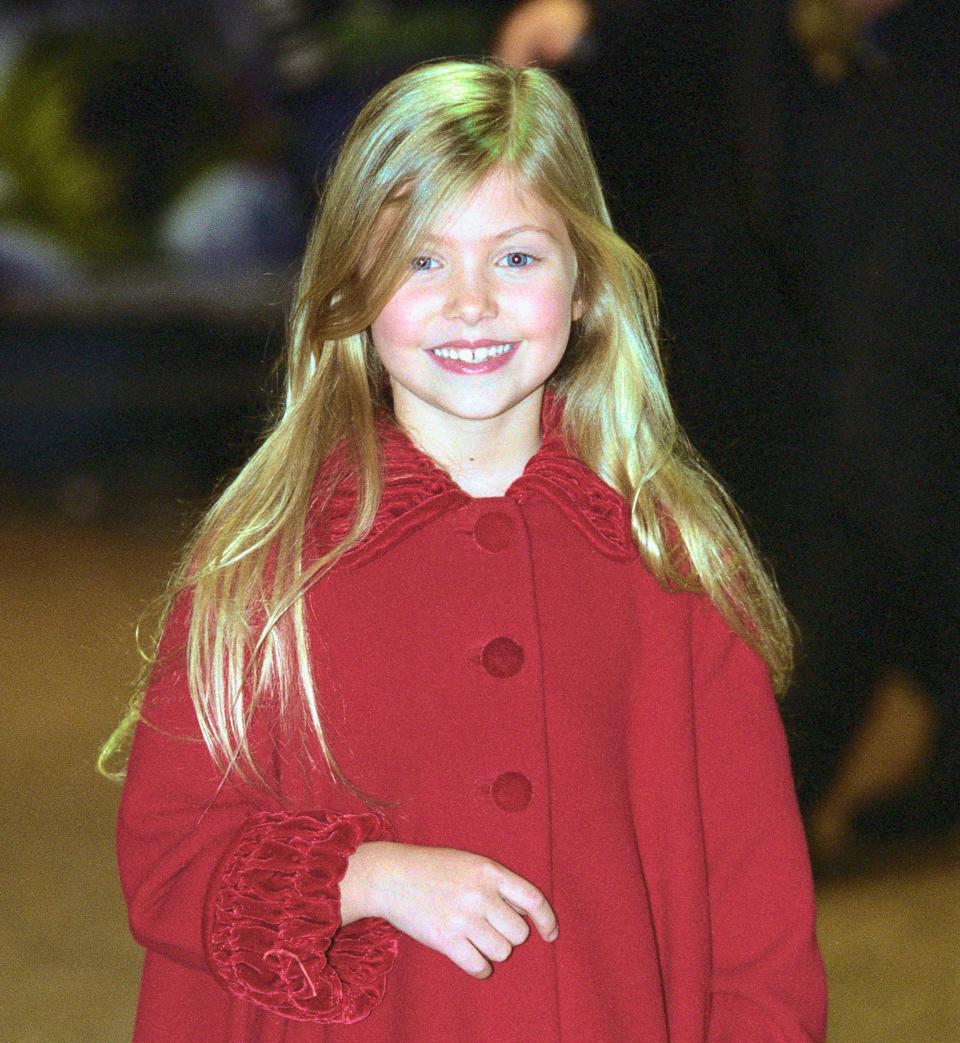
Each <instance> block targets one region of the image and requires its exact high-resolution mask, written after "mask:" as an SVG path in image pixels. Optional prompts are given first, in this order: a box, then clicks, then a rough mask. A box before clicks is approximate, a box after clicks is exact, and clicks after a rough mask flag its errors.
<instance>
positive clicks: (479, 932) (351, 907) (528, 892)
mask: <svg viewBox="0 0 960 1043" xmlns="http://www.w3.org/2000/svg"><path fill="white" fill-rule="evenodd" d="M340 910H341V918H342V922H343V923H344V924H347V923H351V922H352V921H353V920H358V919H360V918H361V917H364V916H379V917H382V918H383V919H384V920H388V921H389V922H390V923H392V924H393V926H394V927H396V928H397V929H398V930H400V931H403V933H404V934H408V935H409V936H410V937H411V938H415V939H416V940H417V941H418V942H422V943H423V944H424V945H427V946H429V947H430V948H431V949H436V951H437V952H440V953H443V955H444V956H446V957H448V958H449V959H450V960H452V961H453V962H454V963H455V964H456V965H457V966H458V967H460V968H461V970H464V971H466V973H467V974H470V975H472V976H473V977H475V978H487V977H489V976H490V975H491V974H492V973H493V968H492V967H491V966H490V961H493V962H494V963H501V962H503V960H505V959H506V958H507V957H508V956H509V955H510V953H511V952H512V951H513V947H514V946H515V945H520V944H521V943H522V942H524V941H526V939H527V936H528V935H529V933H530V927H529V925H528V924H527V921H526V919H524V918H525V917H529V918H530V921H531V922H532V923H533V925H534V926H535V927H536V929H537V931H538V933H539V934H540V936H541V937H542V938H543V939H544V941H548V942H552V941H554V939H555V938H556V937H557V918H556V915H555V914H554V911H553V909H552V908H551V907H550V903H549V902H548V901H547V900H546V898H545V897H544V896H543V894H542V893H541V892H540V891H539V890H537V888H536V887H534V886H533V884H531V883H529V881H527V880H524V879H523V877H520V876H517V874H516V873H511V872H510V870H509V869H506V868H505V867H504V866H502V865H500V864H499V863H498V862H494V861H493V860H492V859H489V858H484V857H483V856H482V855H474V854H471V853H470V852H469V851H455V850H452V849H450V848H440V847H418V846H414V845H412V844H395V843H390V842H388V841H374V842H371V843H367V844H361V845H360V846H359V847H358V848H357V850H356V851H355V852H354V854H353V856H352V857H351V859H350V862H349V864H348V866H347V872H346V874H345V876H344V878H343V880H342V881H341V883H340Z"/></svg>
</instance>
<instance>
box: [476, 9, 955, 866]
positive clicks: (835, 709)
mask: <svg viewBox="0 0 960 1043" xmlns="http://www.w3.org/2000/svg"><path fill="white" fill-rule="evenodd" d="M957 37H958V24H957V21H956V19H955V17H952V16H951V15H950V13H949V12H948V10H947V7H946V5H939V4H935V3H928V2H924V0H914V2H912V3H897V2H895V0H872V2H871V0H848V2H846V3H843V2H841V0H796V2H793V3H787V2H781V3H769V4H758V3H748V2H745V0H743V2H740V0H737V2H732V3H729V4H723V5H696V7H694V6H693V5H685V4H680V5H677V4H670V3H666V2H661V0H637V2H620V3H618V2H615V0H610V2H600V3H592V4H587V3H584V2H580V0H533V2H528V3H525V4H521V5H518V6H517V7H516V8H515V9H514V10H513V12H512V13H511V14H510V15H509V16H508V18H507V19H506V20H505V22H504V24H503V26H502V29H501V33H500V37H499V41H498V45H497V46H498V49H499V52H500V54H501V55H502V56H503V57H504V58H505V59H506V60H508V61H511V62H516V63H524V62H529V61H543V62H545V63H548V64H559V65H561V66H562V68H563V71H564V75H565V78H566V82H567V83H568V85H569V86H570V87H571V89H572V90H573V92H574V94H575V96H576V97H577V99H578V101H579V103H580V105H581V107H582V109H583V111H584V113H585V117H586V119H587V122H588V125H589V127H590V130H591V136H592V138H593V140H594V141H595V143H596V151H597V158H598V162H599V165H600V168H601V174H602V176H603V178H604V183H605V184H606V185H607V186H608V188H609V195H610V197H611V199H612V204H613V209H614V212H615V214H614V216H615V220H616V222H617V224H618V227H619V228H620V229H621V230H622V231H624V232H625V233H626V234H627V236H628V237H629V238H631V239H632V240H633V241H634V242H636V243H637V244H638V245H639V246H640V247H641V249H642V250H643V252H644V253H645V254H646V255H647V256H648V257H649V258H650V259H651V262H652V264H653V267H654V270H655V271H656V272H657V275H658V278H659V280H660V282H661V284H662V287H663V297H664V311H665V325H666V327H667V329H668V332H671V333H672V334H673V339H674V341H675V351H674V357H673V359H672V363H673V372H672V386H673V391H674V395H675V397H676V399H677V402H678V408H679V412H680V414H681V416H682V417H683V419H684V421H685V424H686V426H687V428H688V430H689V431H690V433H691V435H692V436H693V438H694V440H695V442H696V443H697V444H698V445H699V446H700V448H701V449H702V451H703V452H704V453H705V455H706V456H707V457H708V459H709V460H710V461H711V463H712V464H713V466H714V467H715V468H716V469H717V470H718V471H719V473H720V474H721V477H722V478H723V479H724V480H725V481H726V482H727V483H728V484H729V485H731V486H732V487H733V489H734V492H735V495H736V497H737V499H738V500H739V501H740V502H741V503H742V504H743V505H744V507H745V509H746V513H747V515H748V517H749V518H750V519H751V521H752V523H753V525H754V527H755V530H756V532H757V535H758V538H759V540H760V543H761V546H762V547H764V548H765V549H766V551H767V553H768V554H769V555H770V557H771V558H772V559H773V560H774V562H775V564H776V566H777V571H778V574H779V576H780V579H781V583H782V586H783V587H784V591H785V594H786V596H787V600H788V603H790V604H791V605H792V606H793V608H794V611H795V612H796V614H797V616H798V619H799V621H800V624H801V627H802V630H803V634H804V638H805V645H806V656H805V660H804V662H803V664H802V669H801V672H800V676H799V678H798V683H797V685H796V687H795V690H794V692H793V694H792V697H791V698H790V700H788V703H787V706H786V712H787V715H788V718H789V724H790V730H791V732H792V738H793V745H794V759H795V766H796V771H797V776H798V782H799V785H800V793H801V797H802V799H803V801H804V803H805V804H806V806H807V807H808V808H809V807H812V806H814V805H816V804H820V805H821V806H822V805H823V804H824V801H825V798H827V799H826V804H828V805H832V806H839V805H842V806H843V807H844V808H845V814H846V816H847V819H849V817H850V816H852V814H853V812H854V811H855V810H858V809H856V808H855V807H854V806H852V805H850V802H849V801H847V802H846V803H844V802H843V801H842V800H840V801H839V802H838V801H837V800H835V799H832V798H831V793H830V790H831V780H832V779H833V778H834V777H835V775H836V772H837V768H838V764H839V763H840V762H841V760H842V758H843V756H844V751H845V750H846V749H847V748H848V746H849V745H850V742H851V740H852V738H853V736H854V734H855V733H856V732H857V729H858V726H859V725H860V724H861V722H862V721H863V719H864V716H865V712H866V707H867V705H868V703H869V700H870V697H871V695H872V693H874V691H875V690H876V688H877V685H878V683H879V682H880V681H881V680H882V679H883V677H884V676H885V673H886V671H888V670H890V669H892V668H898V669H899V670H901V671H903V672H905V674H906V675H907V676H908V677H909V678H911V679H912V682H913V683H914V684H915V685H916V684H919V685H920V687H921V689H922V691H923V693H924V695H923V697H922V698H923V699H924V700H927V701H929V700H932V705H933V710H932V712H931V714H930V719H931V720H932V721H933V722H934V725H933V726H934V729H935V733H936V734H935V738H934V740H933V742H932V746H931V748H930V750H929V752H928V755H927V757H926V761H925V764H924V765H923V766H922V768H921V769H920V771H919V772H918V773H917V774H916V777H915V778H914V780H913V784H912V786H911V788H909V789H906V790H904V791H902V792H900V793H898V794H896V795H895V799H892V800H887V801H883V802H878V803H875V804H874V805H873V806H872V807H868V808H861V809H859V810H860V815H859V818H858V821H857V823H856V827H857V829H858V831H859V833H860V835H861V837H870V838H874V839H886V838H890V837H896V836H898V835H901V834H914V835H916V834H920V835H926V834H932V833H936V832H939V831H942V830H943V829H945V828H947V827H949V826H950V825H951V824H952V823H954V822H955V821H956V819H957V816H958V810H960V800H958V794H960V766H958V743H960V739H958V734H960V706H958V701H960V693H958V677H957V664H958V655H957V652H958V649H957V633H958V632H960V627H958V624H960V613H958V588H960V575H958V570H960V559H958V551H957V547H958V545H960V540H958V538H957V537H958V535H960V534H958V532H957V528H958V525H957V509H956V488H955V486H956V481H957V478H956V476H957V475H960V449H958V441H960V435H958V431H960V426H958V417H957V401H958V395H957V369H958V344H957V337H958V332H957V331H958V329H960V323H958V318H960V316H958V304H957V302H958V298H960V295H958V293H957V290H958V268H960V265H958V241H960V237H958V231H960V228H958V225H960V187H958V180H957V179H958V174H957V172H958V171H960V161H958V160H960V157H958V155H957V153H958V128H957V124H956V120H955V118H954V117H953V115H951V114H955V113H956V111H958V102H960V96H958V95H960V91H958V73H957V67H956V65H955V55H956V54H957V53H958V46H960V40H958V38H957ZM703 388H709V389H711V391H710V393H709V394H704V393H703V390H702V389H703ZM884 705H888V704H886V703H885V704H884ZM889 705H893V706H894V707H896V706H897V705H899V704H897V703H896V702H895V701H894V702H893V703H890V704H889ZM872 719H873V718H872V717H871V720H872ZM867 745H869V743H867ZM881 788H882V787H881ZM849 826H850V822H849V821H848V820H844V821H842V822H839V823H838V822H836V821H834V822H832V823H831V824H830V826H829V827H828V828H825V829H824V830H823V835H822V839H823V844H822V847H823V851H822V854H823V856H824V858H825V859H830V858H834V857H837V856H839V855H841V854H842V852H843V845H844V844H845V843H846V842H847V840H848V839H849V838H848V836H847V830H848V827H849ZM813 839H814V841H817V840H818V837H817V835H814V837H813Z"/></svg>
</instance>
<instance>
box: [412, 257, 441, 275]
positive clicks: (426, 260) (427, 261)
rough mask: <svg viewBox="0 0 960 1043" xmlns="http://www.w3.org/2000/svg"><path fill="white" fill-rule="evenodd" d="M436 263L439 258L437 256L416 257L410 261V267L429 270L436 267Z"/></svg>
mask: <svg viewBox="0 0 960 1043" xmlns="http://www.w3.org/2000/svg"><path fill="white" fill-rule="evenodd" d="M436 264H437V260H436V258H435V257H414V259H413V260H412V261H411V262H410V267H411V268H412V269H413V270H414V271H415V272H428V271H430V270H431V269H432V268H434V267H436Z"/></svg>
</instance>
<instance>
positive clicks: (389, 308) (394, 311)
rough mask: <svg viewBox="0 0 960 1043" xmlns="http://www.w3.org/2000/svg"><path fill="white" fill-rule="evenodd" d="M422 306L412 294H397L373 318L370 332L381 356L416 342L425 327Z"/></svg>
mask: <svg viewBox="0 0 960 1043" xmlns="http://www.w3.org/2000/svg"><path fill="white" fill-rule="evenodd" d="M422 312H423V309H422V307H418V302H417V301H416V300H415V299H412V298H411V296H410V295H405V294H403V293H398V294H395V295H394V296H393V297H391V299H390V300H389V301H388V302H387V305H386V307H385V308H384V309H383V311H382V312H380V314H379V315H378V316H377V317H376V318H375V319H374V320H373V324H372V325H371V327H370V333H371V335H372V336H373V343H374V347H375V348H376V349H377V354H378V355H380V357H381V358H384V357H385V356H386V355H389V354H392V353H393V352H395V351H396V350H399V349H402V348H403V347H405V346H406V345H409V344H411V343H416V341H417V340H418V339H419V336H420V333H421V331H422V329H423V324H422Z"/></svg>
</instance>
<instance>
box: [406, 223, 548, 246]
mask: <svg viewBox="0 0 960 1043" xmlns="http://www.w3.org/2000/svg"><path fill="white" fill-rule="evenodd" d="M519 232H539V233H540V235H545V236H548V237H549V238H550V239H553V240H554V241H555V242H559V239H558V238H557V236H556V235H554V233H553V232H551V231H550V229H549V228H544V227H543V226H542V225H516V226H515V227H514V228H505V229H504V230H503V231H502V232H495V233H494V234H493V235H485V236H483V238H482V239H481V242H485V243H487V242H489V243H496V242H499V241H500V240H501V239H509V238H510V236H512V235H517V234H518V233H519ZM424 242H427V243H436V244H437V245H439V246H449V245H450V239H449V238H448V237H447V236H444V235H427V236H424Z"/></svg>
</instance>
